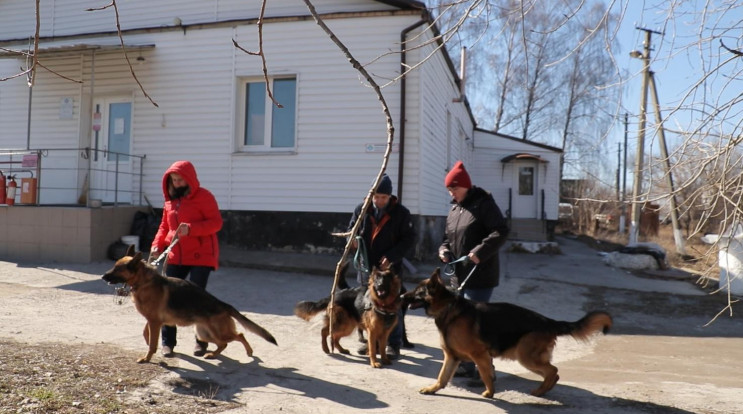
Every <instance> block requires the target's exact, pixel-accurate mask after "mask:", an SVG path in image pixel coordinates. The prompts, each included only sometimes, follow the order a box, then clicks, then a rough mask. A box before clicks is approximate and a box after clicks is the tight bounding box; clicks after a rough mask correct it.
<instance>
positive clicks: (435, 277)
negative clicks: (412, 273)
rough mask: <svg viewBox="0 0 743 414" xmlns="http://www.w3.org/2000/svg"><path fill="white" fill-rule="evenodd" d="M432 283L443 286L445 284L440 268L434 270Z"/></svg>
mask: <svg viewBox="0 0 743 414" xmlns="http://www.w3.org/2000/svg"><path fill="white" fill-rule="evenodd" d="M431 282H433V283H438V284H441V285H443V284H444V282H443V281H442V280H441V271H440V270H439V268H438V267H437V268H436V269H434V271H433V273H431Z"/></svg>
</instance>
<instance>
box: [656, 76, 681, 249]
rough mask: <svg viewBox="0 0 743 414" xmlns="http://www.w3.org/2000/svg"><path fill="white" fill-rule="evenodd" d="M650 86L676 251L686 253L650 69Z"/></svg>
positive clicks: (661, 121)
mask: <svg viewBox="0 0 743 414" xmlns="http://www.w3.org/2000/svg"><path fill="white" fill-rule="evenodd" d="M650 87H651V88H652V91H653V94H652V95H651V96H652V98H653V106H654V107H655V123H656V124H657V125H658V139H660V156H661V158H663V167H664V169H665V177H666V185H668V191H669V193H670V194H671V197H670V204H671V225H672V226H673V240H674V241H675V243H676V252H678V254H686V248H685V246H684V236H683V234H681V225H679V219H678V207H677V204H676V193H675V191H674V187H673V175H671V159H670V157H669V156H668V147H667V146H666V132H665V129H664V127H663V117H661V115H660V103H659V102H658V89H657V88H656V87H655V73H654V72H653V71H650Z"/></svg>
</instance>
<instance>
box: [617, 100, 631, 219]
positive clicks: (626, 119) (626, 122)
mask: <svg viewBox="0 0 743 414" xmlns="http://www.w3.org/2000/svg"><path fill="white" fill-rule="evenodd" d="M628 131H629V114H628V113H626V112H625V113H624V162H623V163H622V197H621V198H620V201H621V203H622V214H621V216H619V233H620V234H624V228H625V226H626V225H627V134H628Z"/></svg>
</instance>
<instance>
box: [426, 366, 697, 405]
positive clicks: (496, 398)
mask: <svg viewBox="0 0 743 414" xmlns="http://www.w3.org/2000/svg"><path fill="white" fill-rule="evenodd" d="M496 375H497V379H496V383H495V394H494V395H493V398H491V399H486V398H483V397H482V396H481V395H480V393H482V392H483V391H484V390H485V386H484V385H481V386H471V385H469V384H467V381H468V380H467V379H464V378H455V379H454V380H453V381H452V382H451V383H450V385H449V387H457V388H461V389H465V390H468V391H470V392H471V394H467V395H455V394H451V393H449V394H447V389H446V388H445V389H443V390H440V391H438V392H437V393H436V395H437V396H438V397H441V398H456V399H459V400H472V401H482V402H484V403H489V404H491V405H493V406H494V407H498V408H499V409H501V410H503V411H504V412H507V413H509V414H532V413H534V412H537V411H539V412H542V411H546V410H550V411H552V410H554V411H557V412H571V411H573V410H575V411H579V412H596V413H600V412H624V413H654V414H694V411H688V410H684V409H681V408H677V407H672V406H668V405H661V404H657V403H654V402H650V401H637V400H631V399H626V398H619V397H614V396H604V395H598V394H595V393H593V392H591V391H588V390H585V389H582V388H577V387H573V386H570V385H563V384H561V383H559V382H558V383H557V384H556V385H555V387H554V388H553V389H551V390H550V391H549V392H548V393H547V394H546V395H544V396H542V397H534V396H532V395H530V394H531V390H533V389H535V388H537V387H538V386H539V384H540V383H541V380H540V381H535V380H532V379H528V378H524V377H520V376H518V375H513V374H508V373H503V372H497V374H496ZM434 381H435V379H432V380H431V384H433V382H434Z"/></svg>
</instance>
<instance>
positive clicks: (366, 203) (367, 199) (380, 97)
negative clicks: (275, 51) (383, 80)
mask: <svg viewBox="0 0 743 414" xmlns="http://www.w3.org/2000/svg"><path fill="white" fill-rule="evenodd" d="M264 1H265V0H264ZM303 1H304V3H305V4H306V5H307V9H308V10H309V11H310V14H312V17H313V18H314V19H315V22H316V23H317V24H318V25H319V26H320V27H321V28H322V30H323V31H324V32H325V33H326V34H327V35H328V37H330V40H332V41H333V43H335V45H336V46H338V48H339V49H340V50H341V51H342V52H343V54H344V55H346V58H347V59H348V61H349V63H350V64H351V66H353V68H354V69H356V70H357V71H358V72H359V73H360V74H361V75H362V76H363V77H364V79H366V81H367V82H368V83H369V85H371V87H372V89H373V90H374V92H375V93H376V95H377V99H378V100H379V102H380V104H381V105H382V112H383V113H384V116H385V119H386V120H387V148H386V149H385V151H384V156H383V158H382V165H381V167H380V168H379V173H377V178H376V179H375V180H374V184H373V185H372V187H371V188H370V189H369V192H368V193H367V195H366V197H365V198H364V203H363V204H362V206H361V211H360V213H359V217H360V218H359V219H358V220H356V223H354V226H353V228H352V229H351V234H350V236H349V237H348V241H347V242H346V247H345V248H344V249H343V255H342V256H341V258H340V260H339V261H338V264H337V265H336V267H335V277H334V278H333V287H332V288H331V290H330V297H331V301H330V308H329V309H328V313H331V314H332V312H333V306H334V303H333V302H334V301H333V300H332V298H334V297H335V291H336V289H337V287H338V281H339V279H340V277H341V268H342V267H343V263H345V262H346V259H347V257H348V254H349V252H350V251H351V246H352V243H353V241H354V239H355V237H356V235H357V234H358V232H359V228H360V227H361V223H363V221H364V220H363V217H364V216H365V215H366V211H367V210H368V209H369V206H370V205H371V201H372V196H373V195H374V190H375V189H376V188H377V186H378V185H379V182H380V181H381V180H382V175H383V174H384V172H385V171H386V170H387V163H388V162H389V158H390V154H391V153H392V141H393V138H394V135H395V127H394V125H393V122H392V114H391V113H390V109H389V106H388V105H387V102H386V100H385V99H384V95H383V94H382V90H381V88H380V87H379V85H378V84H377V82H376V81H375V80H374V78H373V77H372V76H371V75H370V74H369V72H368V71H367V70H366V69H365V68H364V66H363V65H361V64H360V63H359V61H358V60H356V58H355V57H354V56H353V55H352V54H351V52H350V51H349V50H348V48H347V47H346V45H344V44H343V42H341V40H340V39H338V37H337V36H336V35H335V33H333V31H332V30H330V28H329V27H328V26H327V25H326V24H325V22H324V21H323V19H322V18H321V17H320V15H319V14H318V13H317V10H316V9H315V6H314V5H313V4H312V2H311V1H310V0H303ZM329 320H330V326H329V329H330V337H331V338H332V337H333V322H332V321H333V318H330V319H329ZM331 349H334V345H333V344H332V341H331Z"/></svg>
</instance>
